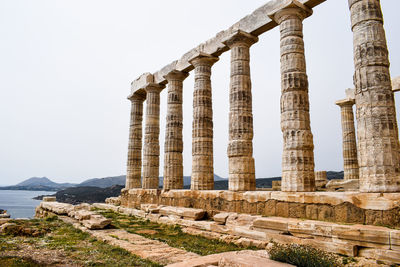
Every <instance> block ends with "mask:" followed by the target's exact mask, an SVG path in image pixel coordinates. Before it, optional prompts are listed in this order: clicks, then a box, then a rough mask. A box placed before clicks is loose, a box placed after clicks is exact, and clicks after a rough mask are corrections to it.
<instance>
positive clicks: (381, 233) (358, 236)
mask: <svg viewBox="0 0 400 267" xmlns="http://www.w3.org/2000/svg"><path fill="white" fill-rule="evenodd" d="M390 231H391V230H390V229H389V228H385V227H379V226H371V225H360V224H356V225H335V224H334V225H333V226H332V236H333V237H334V238H338V239H342V240H351V241H356V242H353V243H356V245H360V246H366V247H377V246H379V247H380V248H385V249H389V248H390Z"/></svg>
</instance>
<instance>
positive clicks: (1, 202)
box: [0, 190, 55, 218]
mask: <svg viewBox="0 0 400 267" xmlns="http://www.w3.org/2000/svg"><path fill="white" fill-rule="evenodd" d="M54 193H55V192H49V191H24V190H0V209H3V210H7V213H8V214H10V215H11V218H32V217H33V216H34V215H35V208H36V207H37V206H38V205H39V203H40V202H41V200H35V199H32V198H33V197H36V196H41V195H52V194H54Z"/></svg>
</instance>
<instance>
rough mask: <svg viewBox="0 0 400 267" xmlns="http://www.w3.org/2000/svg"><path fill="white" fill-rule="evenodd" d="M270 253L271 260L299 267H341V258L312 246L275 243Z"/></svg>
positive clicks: (269, 250)
mask: <svg viewBox="0 0 400 267" xmlns="http://www.w3.org/2000/svg"><path fill="white" fill-rule="evenodd" d="M267 250H268V253H269V255H270V259H271V260H275V261H280V262H285V263H289V264H293V265H295V266H297V267H339V266H342V263H341V260H340V257H338V256H336V255H335V254H333V253H329V252H325V251H322V250H319V249H316V248H313V247H310V246H305V245H297V244H286V245H282V244H278V243H275V242H274V243H273V245H272V247H270V248H269V249H267Z"/></svg>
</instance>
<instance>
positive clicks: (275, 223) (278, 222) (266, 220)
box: [252, 217, 300, 232]
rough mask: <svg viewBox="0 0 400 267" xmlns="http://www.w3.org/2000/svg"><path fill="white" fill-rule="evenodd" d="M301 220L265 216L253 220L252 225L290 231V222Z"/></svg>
mask: <svg viewBox="0 0 400 267" xmlns="http://www.w3.org/2000/svg"><path fill="white" fill-rule="evenodd" d="M299 221H300V220H298V219H292V218H282V217H263V218H258V219H255V220H254V221H253V224H252V227H256V228H262V229H271V230H278V231H282V232H288V225H289V222H291V223H292V224H295V223H298V222H299Z"/></svg>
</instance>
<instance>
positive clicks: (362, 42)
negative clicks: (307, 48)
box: [349, 0, 400, 192]
mask: <svg viewBox="0 0 400 267" xmlns="http://www.w3.org/2000/svg"><path fill="white" fill-rule="evenodd" d="M349 8H350V12H351V27H352V31H353V45H354V66H355V73H354V85H355V87H356V90H355V102H356V118H357V138H358V140H357V141H358V165H359V172H360V173H359V175H360V178H359V180H360V191H361V192H400V154H399V137H398V128H397V121H396V110H395V103H394V96H393V91H392V85H391V79H390V72H389V65H390V63H389V57H388V49H387V44H386V37H385V30H384V28H383V16H382V12H381V7H380V1H379V0H349Z"/></svg>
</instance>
